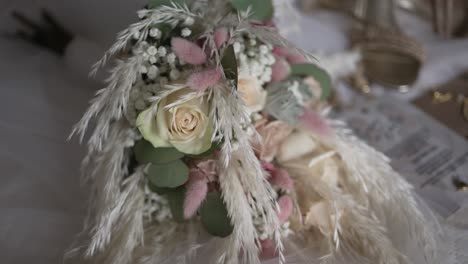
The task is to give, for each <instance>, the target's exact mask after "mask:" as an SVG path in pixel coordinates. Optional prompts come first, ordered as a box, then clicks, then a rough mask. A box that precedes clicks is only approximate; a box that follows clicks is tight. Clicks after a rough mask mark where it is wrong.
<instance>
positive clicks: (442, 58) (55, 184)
mask: <svg viewBox="0 0 468 264" xmlns="http://www.w3.org/2000/svg"><path fill="white" fill-rule="evenodd" d="M64 2H66V3H64ZM111 2H112V5H113V6H117V5H118V6H119V8H111V9H107V10H106V7H107V6H109V3H111ZM142 2H145V1H124V0H119V1H115V0H113V1H91V0H87V1H59V0H47V1H41V2H40V1H12V0H10V1H0V10H9V9H11V8H12V7H16V8H19V9H22V10H23V9H24V10H31V9H34V8H37V7H39V3H40V5H41V6H45V7H48V8H49V9H50V10H52V11H53V12H54V14H56V16H57V17H58V18H59V20H60V21H63V23H64V24H65V26H67V28H70V29H71V30H72V31H73V32H75V33H76V34H79V35H80V36H84V37H86V38H88V39H94V40H96V42H98V43H103V45H105V46H107V45H108V43H110V41H111V39H112V38H113V35H114V34H115V32H117V31H118V30H119V29H121V28H123V27H124V26H125V25H127V24H128V22H129V21H131V20H132V19H133V12H132V11H131V10H137V9H138V7H140V6H142V4H141V3H142ZM31 6H32V7H31ZM36 10H37V9H36ZM0 15H2V17H0V21H1V22H2V23H0V24H1V25H2V26H1V28H0V31H2V32H4V31H5V30H8V29H11V28H12V27H13V23H12V21H11V19H9V18H8V13H7V12H4V13H3V14H0ZM103 16H105V19H103V18H102V17H103ZM401 17H402V20H401V21H402V23H403V28H405V29H407V30H408V32H409V33H411V34H413V35H414V36H415V37H417V38H418V39H419V40H421V41H424V43H425V45H426V47H427V49H428V52H429V60H428V63H427V64H426V65H425V67H424V69H423V71H422V74H421V77H420V79H419V80H418V83H417V85H416V86H417V87H421V90H422V88H424V87H429V86H431V85H433V84H436V83H440V82H444V81H445V79H450V78H451V77H452V76H455V75H456V74H457V73H459V72H461V71H462V69H464V68H466V66H467V65H468V40H463V41H443V40H440V39H438V38H437V37H436V36H434V35H433V34H432V33H431V32H430V28H429V27H428V26H427V25H424V24H423V23H422V22H421V21H418V20H417V19H414V18H412V17H409V16H407V15H405V14H403V15H401ZM348 22H349V21H348V20H347V19H346V18H344V17H341V16H339V15H336V14H334V13H330V12H319V13H317V14H314V16H301V20H300V25H301V27H302V28H303V30H304V31H303V32H296V33H294V32H293V33H290V35H289V36H290V38H291V39H292V40H293V41H294V42H295V43H296V44H298V45H299V46H301V47H302V48H305V49H307V50H312V51H314V50H321V51H324V52H330V53H333V52H339V51H343V50H345V49H346V47H347V39H346V37H345V31H346V30H347V28H348V25H349V23H348ZM106 29H107V30H106ZM66 65H67V64H66V62H64V60H63V59H62V58H58V57H56V56H54V55H53V54H50V53H48V52H47V51H44V50H40V49H38V48H36V47H33V46H31V45H28V44H26V43H22V42H19V41H17V40H13V39H8V38H1V39H0V91H1V96H0V146H1V148H0V167H1V168H2V171H3V172H2V174H1V176H0V179H1V183H2V184H0V256H2V263H15V264H16V263H38V264H41V263H44V264H50V263H60V262H61V259H62V256H63V252H64V250H65V249H66V248H67V247H68V246H69V245H70V244H71V242H72V241H73V239H74V236H75V234H77V233H78V232H79V231H80V229H81V225H82V222H83V217H84V214H85V210H86V208H85V204H86V199H87V196H86V187H84V186H81V185H80V182H79V164H80V160H81V157H82V155H83V148H82V147H80V146H79V145H78V142H76V140H72V141H71V142H66V138H67V136H68V134H69V132H70V128H71V126H72V125H73V124H74V123H75V122H76V121H77V120H78V119H79V117H80V115H81V114H82V113H83V111H84V110H85V109H86V107H87V101H88V100H89V98H90V97H91V96H92V94H93V93H94V91H95V89H96V87H94V86H93V85H92V84H91V83H90V82H88V81H87V80H84V79H82V78H79V77H78V75H76V74H74V73H73V71H69V70H67V69H66V67H67V66H66ZM438 76H443V78H439V77H438ZM411 96H415V95H411ZM407 98H409V97H402V99H403V100H405V99H407ZM33 261H34V262H33Z"/></svg>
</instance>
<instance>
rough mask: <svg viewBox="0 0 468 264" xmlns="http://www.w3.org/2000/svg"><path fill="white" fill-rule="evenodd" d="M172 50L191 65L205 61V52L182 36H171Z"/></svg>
mask: <svg viewBox="0 0 468 264" xmlns="http://www.w3.org/2000/svg"><path fill="white" fill-rule="evenodd" d="M171 46H172V50H174V52H175V54H176V55H177V57H178V58H179V59H181V60H182V61H184V62H187V63H189V64H193V65H200V64H203V63H205V62H206V54H205V52H203V50H202V48H200V47H199V46H198V45H197V44H195V43H193V42H191V41H188V40H186V39H183V38H172V40H171Z"/></svg>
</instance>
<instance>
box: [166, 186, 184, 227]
mask: <svg viewBox="0 0 468 264" xmlns="http://www.w3.org/2000/svg"><path fill="white" fill-rule="evenodd" d="M185 193H186V189H185V187H179V188H177V189H173V190H172V191H170V192H168V193H167V194H166V197H167V201H168V203H169V208H170V209H171V214H172V218H173V219H174V221H176V222H179V223H181V222H184V221H185V218H184V201H185Z"/></svg>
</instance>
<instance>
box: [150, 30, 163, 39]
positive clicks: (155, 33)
mask: <svg viewBox="0 0 468 264" xmlns="http://www.w3.org/2000/svg"><path fill="white" fill-rule="evenodd" d="M149 35H150V36H151V37H153V38H155V39H159V38H161V35H162V32H161V30H159V28H152V29H151V30H150V32H149Z"/></svg>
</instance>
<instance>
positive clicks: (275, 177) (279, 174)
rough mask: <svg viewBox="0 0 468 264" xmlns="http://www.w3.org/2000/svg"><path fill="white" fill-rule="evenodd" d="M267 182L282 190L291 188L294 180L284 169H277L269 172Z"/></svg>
mask: <svg viewBox="0 0 468 264" xmlns="http://www.w3.org/2000/svg"><path fill="white" fill-rule="evenodd" d="M269 182H270V183H271V184H272V185H274V186H278V187H280V188H281V189H283V190H292V189H293V187H294V181H293V180H292V179H291V177H290V176H289V173H288V172H287V171H286V170H285V169H277V170H275V171H274V172H273V173H272V174H271V178H270V179H269Z"/></svg>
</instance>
